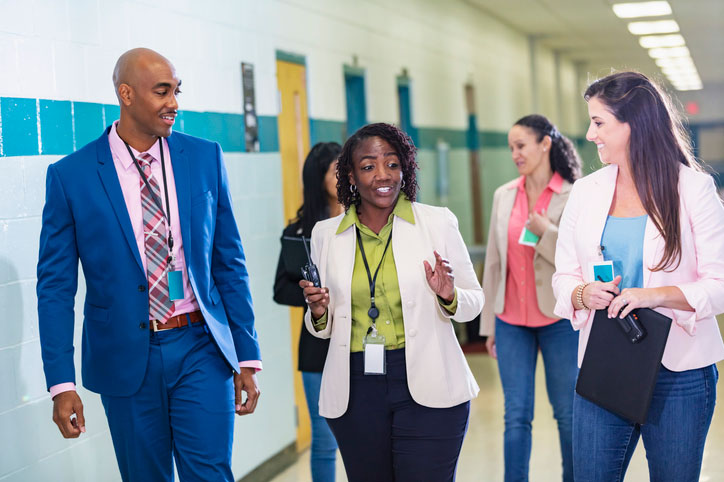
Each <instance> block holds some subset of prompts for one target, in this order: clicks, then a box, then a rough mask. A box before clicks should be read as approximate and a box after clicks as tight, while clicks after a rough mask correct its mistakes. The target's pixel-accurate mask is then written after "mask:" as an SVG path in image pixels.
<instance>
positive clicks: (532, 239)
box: [518, 227, 540, 248]
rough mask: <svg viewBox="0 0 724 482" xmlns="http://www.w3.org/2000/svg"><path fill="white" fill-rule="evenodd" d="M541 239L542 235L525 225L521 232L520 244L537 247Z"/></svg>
mask: <svg viewBox="0 0 724 482" xmlns="http://www.w3.org/2000/svg"><path fill="white" fill-rule="evenodd" d="M539 239H540V237H538V236H536V235H535V234H533V233H532V232H531V231H530V230H529V229H528V228H527V227H523V231H521V232H520V238H518V244H522V245H523V246H531V247H533V248H535V245H536V244H538V240H539Z"/></svg>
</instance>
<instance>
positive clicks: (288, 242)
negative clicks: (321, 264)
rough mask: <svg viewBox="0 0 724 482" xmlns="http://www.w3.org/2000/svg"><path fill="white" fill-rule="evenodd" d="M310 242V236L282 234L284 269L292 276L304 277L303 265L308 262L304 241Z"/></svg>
mask: <svg viewBox="0 0 724 482" xmlns="http://www.w3.org/2000/svg"><path fill="white" fill-rule="evenodd" d="M305 242H306V243H307V244H309V242H310V240H309V238H302V237H301V236H282V263H284V271H286V272H287V274H288V275H290V276H296V277H297V278H299V279H301V278H302V267H303V266H305V265H306V264H307V263H308V259H307V251H306V250H305V248H304V243H305Z"/></svg>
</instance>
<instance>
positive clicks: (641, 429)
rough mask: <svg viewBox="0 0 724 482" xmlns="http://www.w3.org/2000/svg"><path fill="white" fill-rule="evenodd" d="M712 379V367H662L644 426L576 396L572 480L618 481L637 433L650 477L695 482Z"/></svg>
mask: <svg viewBox="0 0 724 482" xmlns="http://www.w3.org/2000/svg"><path fill="white" fill-rule="evenodd" d="M718 378H719V375H718V372H717V369H716V367H715V366H714V365H709V366H708V367H704V368H698V369H696V370H687V371H684V372H672V371H670V370H667V369H666V368H664V367H663V366H662V367H661V370H660V371H659V378H658V380H657V382H656V387H655V388H654V396H653V399H652V400H651V407H650V408H649V414H648V420H647V421H646V423H645V424H644V425H639V424H634V423H631V422H628V421H627V420H624V419H622V418H621V417H619V416H618V415H614V414H613V413H611V412H609V411H608V410H606V409H604V408H601V407H599V406H598V405H596V404H594V403H591V402H589V401H588V400H586V399H585V398H583V397H581V396H579V395H578V394H576V395H575V400H574V402H573V447H574V449H573V468H574V472H575V477H576V482H593V481H596V482H604V481H605V482H609V481H616V482H618V481H622V480H623V478H624V475H625V474H626V469H627V468H628V464H629V461H630V460H631V456H632V455H633V452H634V449H635V448H636V444H637V443H638V440H639V437H641V438H643V440H644V448H645V449H646V459H647V460H648V464H649V477H650V479H651V481H653V482H668V481H670V482H696V481H698V480H699V472H701V461H702V457H703V454H704V442H705V441H706V434H707V432H708V431H709V425H710V424H711V418H712V415H713V414H714V404H715V403H716V383H717V379H718Z"/></svg>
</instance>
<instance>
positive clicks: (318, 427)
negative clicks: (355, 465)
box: [302, 372, 337, 482]
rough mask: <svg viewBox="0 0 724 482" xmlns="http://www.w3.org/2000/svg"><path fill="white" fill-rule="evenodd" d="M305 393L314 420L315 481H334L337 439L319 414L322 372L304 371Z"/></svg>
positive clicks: (311, 460)
mask: <svg viewBox="0 0 724 482" xmlns="http://www.w3.org/2000/svg"><path fill="white" fill-rule="evenodd" d="M302 383H303V384H304V394H305V396H306V398H307V407H308V408H309V418H310V419H311V421H312V450H311V458H310V462H311V466H312V481H313V482H334V474H335V470H336V469H335V467H336V462H337V441H336V440H335V439H334V435H333V434H332V431H331V430H330V429H329V425H327V421H326V420H325V419H324V417H321V416H320V415H319V388H320V386H321V385H322V373H321V372H302Z"/></svg>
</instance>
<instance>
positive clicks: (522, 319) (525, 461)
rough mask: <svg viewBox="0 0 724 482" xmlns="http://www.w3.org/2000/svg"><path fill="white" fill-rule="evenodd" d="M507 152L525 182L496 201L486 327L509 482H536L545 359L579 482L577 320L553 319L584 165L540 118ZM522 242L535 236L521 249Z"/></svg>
mask: <svg viewBox="0 0 724 482" xmlns="http://www.w3.org/2000/svg"><path fill="white" fill-rule="evenodd" d="M508 146H509V147H510V153H511V157H512V159H513V162H514V163H515V165H516V167H517V168H518V172H519V173H520V177H518V178H517V179H514V180H512V181H510V182H508V183H506V184H503V185H502V186H500V187H499V188H498V189H496V191H495V195H494V196H493V210H492V213H491V215H490V233H489V234H488V247H487V249H486V252H485V271H484V273H483V291H484V292H485V293H487V295H488V297H492V299H489V302H488V303H486V304H485V307H484V308H483V314H482V316H481V323H480V334H481V335H483V336H487V337H488V340H487V342H486V346H487V348H488V353H489V354H490V355H491V356H492V357H493V358H497V359H498V372H499V373H500V381H501V384H502V385H503V396H504V398H505V416H504V419H505V432H504V435H503V456H504V460H505V477H504V480H505V481H506V482H516V481H520V480H528V471H529V466H530V454H531V447H532V422H533V413H534V401H535V371H536V364H537V361H538V352H539V351H540V353H541V354H542V358H543V366H544V367H545V374H546V391H547V392H548V400H550V402H551V406H552V407H553V417H554V418H555V419H556V422H557V425H558V439H559V443H560V447H561V466H562V472H563V481H564V482H572V481H573V448H572V434H573V389H574V386H575V384H576V374H577V369H576V352H577V347H578V337H577V336H576V332H575V331H574V330H573V329H572V328H571V324H570V322H569V321H568V320H566V319H561V317H560V316H556V315H555V314H554V313H553V306H554V305H555V298H554V297H553V290H552V289H551V277H552V276H553V272H554V271H555V267H554V265H553V263H554V259H553V258H554V256H555V249H556V240H557V239H558V223H559V221H560V219H561V214H562V213H563V208H564V206H565V205H566V201H568V195H569V193H570V191H571V185H572V183H573V182H574V181H575V180H576V179H578V178H579V177H580V176H581V159H580V158H579V157H578V153H577V152H576V149H575V148H574V147H573V143H572V142H571V141H570V139H568V138H567V137H565V136H563V135H562V134H561V133H560V132H559V131H558V129H557V128H556V126H555V125H553V124H552V123H551V122H550V121H549V120H548V119H547V118H546V117H545V116H542V115H539V114H531V115H527V116H525V117H523V118H521V119H518V121H516V123H515V124H514V125H513V127H512V128H511V129H510V131H509V132H508ZM521 233H532V234H533V235H535V237H533V236H531V238H532V239H528V240H526V239H522V240H521ZM536 237H537V238H538V239H535V238H536ZM521 241H522V242H521Z"/></svg>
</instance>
